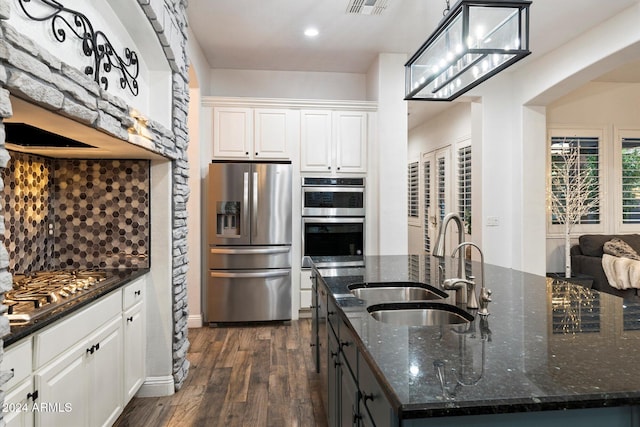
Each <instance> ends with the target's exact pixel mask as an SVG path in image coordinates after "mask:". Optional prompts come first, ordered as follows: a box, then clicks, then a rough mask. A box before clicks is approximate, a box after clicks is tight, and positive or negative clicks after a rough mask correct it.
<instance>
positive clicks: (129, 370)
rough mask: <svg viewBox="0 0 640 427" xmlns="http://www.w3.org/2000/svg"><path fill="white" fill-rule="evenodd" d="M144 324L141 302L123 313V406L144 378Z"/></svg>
mask: <svg viewBox="0 0 640 427" xmlns="http://www.w3.org/2000/svg"><path fill="white" fill-rule="evenodd" d="M145 342H146V338H145V324H144V305H143V303H142V302H139V303H138V304H136V305H134V306H133V307H131V308H130V309H129V310H127V311H126V312H125V313H124V354H125V356H124V398H125V402H124V403H125V405H126V404H127V403H128V402H129V401H130V400H131V398H132V397H133V396H134V395H135V394H136V392H137V391H138V389H139V388H140V386H141V385H142V382H143V381H144V377H145Z"/></svg>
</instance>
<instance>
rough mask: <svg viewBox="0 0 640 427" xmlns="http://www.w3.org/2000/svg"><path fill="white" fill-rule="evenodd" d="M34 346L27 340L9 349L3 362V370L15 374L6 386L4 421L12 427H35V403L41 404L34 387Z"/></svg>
mask: <svg viewBox="0 0 640 427" xmlns="http://www.w3.org/2000/svg"><path fill="white" fill-rule="evenodd" d="M32 360H33V353H32V345H31V339H30V338H27V339H24V340H22V341H20V342H18V343H15V344H13V345H12V346H11V347H9V348H8V349H7V350H6V351H5V353H4V357H3V360H2V367H3V370H8V371H11V372H13V377H12V378H11V379H10V380H9V381H7V383H6V384H5V385H4V389H5V390H6V391H7V392H6V395H5V398H4V407H3V408H2V409H3V414H2V415H3V420H4V422H5V423H6V425H7V426H10V427H30V426H33V412H32V408H33V405H34V403H39V401H38V396H37V393H35V392H34V387H33V372H32Z"/></svg>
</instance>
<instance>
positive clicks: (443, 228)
mask: <svg viewBox="0 0 640 427" xmlns="http://www.w3.org/2000/svg"><path fill="white" fill-rule="evenodd" d="M451 221H453V222H455V223H456V225H457V226H458V244H459V245H460V244H462V243H464V227H463V226H462V219H460V216H459V215H458V214H457V213H455V212H450V213H448V214H447V215H445V217H444V219H443V220H442V222H441V223H440V229H439V230H438V236H437V237H436V243H435V245H434V248H433V251H432V252H431V255H433V256H434V257H437V258H444V252H445V250H444V248H445V242H446V241H447V239H446V237H447V226H448V225H449V222H451ZM458 278H459V279H462V280H465V279H466V277H465V275H464V259H463V258H462V257H460V260H459V262H458Z"/></svg>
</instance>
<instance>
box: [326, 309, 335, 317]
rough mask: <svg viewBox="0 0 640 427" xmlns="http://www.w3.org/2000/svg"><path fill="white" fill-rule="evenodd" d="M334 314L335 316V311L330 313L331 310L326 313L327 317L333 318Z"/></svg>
mask: <svg viewBox="0 0 640 427" xmlns="http://www.w3.org/2000/svg"><path fill="white" fill-rule="evenodd" d="M334 314H336V312H335V311H331V310H329V311H327V315H328V316H333V315H334Z"/></svg>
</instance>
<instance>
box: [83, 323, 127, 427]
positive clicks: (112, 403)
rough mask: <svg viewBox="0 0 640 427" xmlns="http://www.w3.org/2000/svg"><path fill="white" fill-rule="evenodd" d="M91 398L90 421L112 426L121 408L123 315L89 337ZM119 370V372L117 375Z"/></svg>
mask: <svg viewBox="0 0 640 427" xmlns="http://www.w3.org/2000/svg"><path fill="white" fill-rule="evenodd" d="M89 348H94V351H93V353H91V352H89V354H88V358H87V361H88V364H89V366H90V375H91V377H90V378H91V379H90V381H89V383H90V384H89V386H90V391H89V393H90V394H89V396H90V398H91V400H90V401H89V402H88V403H89V406H90V408H91V411H89V420H90V421H89V422H90V424H89V425H92V426H110V425H112V424H113V423H114V422H115V421H116V419H117V418H118V415H120V413H121V412H122V408H123V406H122V402H123V398H122V391H123V386H122V374H121V373H122V356H123V352H122V318H121V317H117V318H115V319H113V320H112V321H111V322H109V323H108V324H107V325H106V326H105V327H104V328H102V329H100V330H99V331H97V332H96V333H95V334H93V335H92V336H91V337H90V338H89ZM119 373H120V375H118V374H119Z"/></svg>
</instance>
